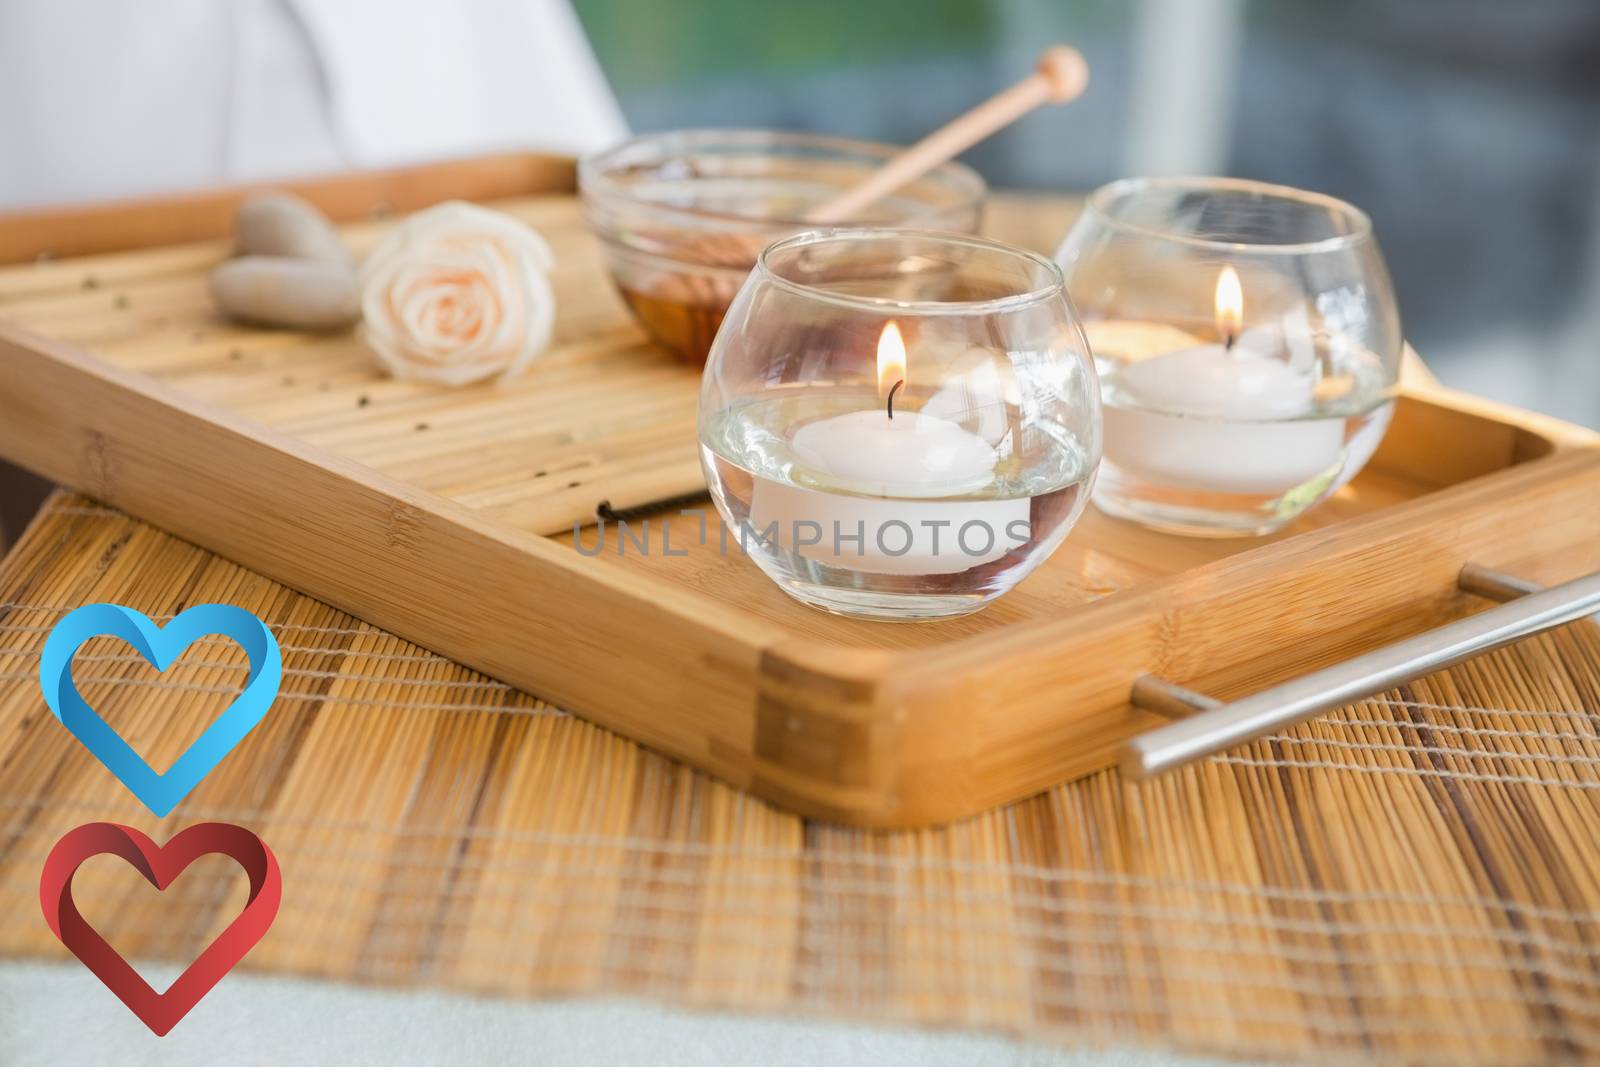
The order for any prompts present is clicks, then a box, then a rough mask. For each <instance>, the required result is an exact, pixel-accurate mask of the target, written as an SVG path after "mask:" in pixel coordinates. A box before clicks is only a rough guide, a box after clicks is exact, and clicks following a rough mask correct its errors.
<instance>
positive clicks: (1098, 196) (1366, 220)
mask: <svg viewBox="0 0 1600 1067" xmlns="http://www.w3.org/2000/svg"><path fill="white" fill-rule="evenodd" d="M1170 189H1186V190H1193V191H1196V192H1206V191H1212V192H1237V193H1254V194H1256V195H1258V196H1262V197H1265V198H1267V199H1271V200H1277V201H1284V202H1293V203H1298V204H1317V205H1320V206H1322V207H1324V208H1327V209H1328V210H1329V211H1332V212H1334V213H1336V214H1338V215H1341V216H1343V217H1344V218H1346V219H1349V220H1350V221H1351V222H1352V223H1353V224H1354V228H1353V229H1352V231H1351V232H1350V233H1343V234H1335V235H1333V236H1331V237H1321V238H1318V239H1317V240H1315V241H1294V242H1278V241H1226V240H1222V239H1219V238H1211V237H1197V236H1194V235H1192V234H1182V233H1175V232H1173V231H1171V230H1164V229H1162V228H1160V227H1159V226H1149V225H1144V224H1141V223H1137V222H1129V221H1127V220H1126V219H1120V218H1118V217H1116V216H1115V215H1113V214H1112V213H1111V212H1110V211H1109V210H1108V208H1109V205H1110V204H1111V202H1112V201H1116V200H1121V199H1123V198H1125V197H1128V196H1136V195H1140V194H1143V193H1148V192H1152V191H1157V190H1170ZM1084 211H1085V213H1089V214H1093V215H1094V216H1095V218H1096V219H1097V220H1098V221H1100V222H1101V223H1103V224H1104V225H1106V226H1108V227H1110V228H1112V229H1116V230H1121V231H1123V232H1124V233H1134V234H1139V235H1140V236H1143V237H1150V238H1154V239H1156V240H1161V241H1171V242H1174V243H1176V244H1184V245H1189V246H1191V247H1194V248H1209V249H1214V250H1217V251H1224V252H1235V253H1241V252H1247V253H1250V254H1252V255H1306V254H1308V253H1316V252H1333V251H1338V250H1340V249H1344V248H1350V247H1353V246H1355V245H1358V244H1361V243H1363V242H1366V241H1370V240H1371V239H1372V219H1371V218H1370V217H1369V216H1368V215H1367V213H1366V212H1365V211H1362V210H1361V209H1360V208H1358V207H1356V206H1355V205H1354V204H1352V203H1350V202H1349V201H1348V200H1341V199H1339V198H1338V197H1336V196H1330V195H1329V194H1327V193H1318V192H1313V191H1311V190H1309V189H1300V188H1297V187H1295V186H1293V185H1279V184H1275V183H1273V182H1263V181H1257V180H1255V179H1253V178H1216V177H1204V176H1192V177H1171V178H1119V179H1117V180H1116V181H1114V182H1108V183H1107V184H1105V185H1102V186H1100V188H1098V189H1096V190H1095V191H1094V192H1092V193H1090V194H1089V196H1088V198H1087V199H1086V200H1084Z"/></svg>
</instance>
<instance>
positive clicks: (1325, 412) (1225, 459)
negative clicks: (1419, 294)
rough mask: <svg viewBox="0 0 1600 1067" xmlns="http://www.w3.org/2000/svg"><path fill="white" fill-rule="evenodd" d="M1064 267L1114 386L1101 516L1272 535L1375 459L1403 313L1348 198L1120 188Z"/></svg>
mask: <svg viewBox="0 0 1600 1067" xmlns="http://www.w3.org/2000/svg"><path fill="white" fill-rule="evenodd" d="M1056 259H1057V260H1058V261H1059V262H1060V264H1061V266H1062V269H1063V271H1064V272H1065V274H1066V278H1067V285H1068V287H1069V288H1070V289H1071V291H1072V295H1073V299H1074V300H1075V301H1076V302H1077V305H1078V307H1079V309H1080V310H1081V311H1082V313H1083V316H1084V328H1085V330H1086V331H1087V333H1088V336H1089V342H1090V344H1091V346H1092V347H1093V349H1094V358H1095V364H1096V367H1097V368H1098V370H1099V372H1100V379H1101V385H1102V388H1103V390H1104V399H1105V469H1104V470H1103V471H1102V473H1101V477H1100V480H1099V483H1098V485H1097V487H1096V489H1095V498H1094V499H1095V504H1096V506H1098V507H1099V508H1100V509H1101V510H1103V511H1106V512H1108V513H1110V514H1112V515H1116V516H1120V517H1122V518H1128V519H1133V520H1136V521H1139V522H1142V523H1144V524H1146V525H1149V526H1153V527H1157V528H1160V529H1165V530H1170V531H1174V532H1178V533H1184V534H1191V535H1208V536H1229V535H1254V534H1266V533H1271V532H1273V531H1275V530H1277V529H1279V528H1280V527H1282V526H1283V525H1284V524H1285V523H1288V522H1290V521H1291V520H1293V519H1294V518H1295V517H1297V516H1299V515H1301V514H1303V513H1304V512H1306V511H1307V510H1308V509H1310V508H1312V507H1314V506H1315V505H1316V504H1317V503H1319V502H1320V501H1322V500H1324V499H1326V498H1327V497H1328V496H1329V495H1330V494H1332V493H1334V492H1335V491H1337V490H1338V489H1339V488H1340V487H1341V486H1343V485H1344V484H1345V483H1346V482H1348V481H1349V480H1350V479H1351V478H1353V477H1355V475H1356V474H1357V472H1359V471H1360V470H1361V468H1362V467H1363V466H1364V465H1365V464H1366V462H1367V460H1369V459H1370V458H1371V457H1372V454H1373V452H1374V451H1375V450H1376V449H1377V447H1378V443H1379V441H1381V440H1382V438H1383V434H1384V430H1385V429H1386V428H1387V427H1388V424H1389V418H1390V416H1391V415H1392V413H1393V409H1394V403H1393V400H1394V393H1395V389H1396V383H1397V381H1398V378H1399V371H1400V359H1401V335H1400V319H1399V315H1398V312H1397V311H1396V308H1395V299H1394V292H1393V289H1392V287H1391V285H1390V282H1389V273H1388V270H1387V269H1386V268H1385V266H1384V262H1383V256H1382V255H1381V254H1380V253H1379V251H1378V245H1377V242H1376V241H1375V240H1374V239H1373V236H1372V224H1371V223H1370V222H1369V221H1368V219H1367V217H1366V215H1364V214H1363V213H1362V212H1360V211H1358V210H1357V209H1355V208H1354V207H1351V206H1350V205H1349V204H1346V203H1344V202H1342V201H1339V200H1335V199H1334V198H1332V197H1328V196H1322V195H1319V194H1317V193H1309V192H1304V191H1301V190H1298V189H1290V188H1287V187H1284V186H1276V185H1266V184H1262V183H1259V182H1251V181H1241V180H1232V179H1215V178H1201V179H1194V178H1174V179H1146V178H1140V179H1130V180H1127V181H1119V182H1113V183H1112V184H1110V185H1107V186H1105V187H1103V188H1101V189H1099V190H1098V191H1096V192H1095V193H1094V194H1093V195H1091V196H1090V197H1089V200H1088V202H1087V204H1086V205H1085V208H1084V212H1083V214H1082V215H1081V216H1080V217H1079V219H1078V221H1077V223H1076V225H1074V226H1073V228H1072V230H1071V232H1070V233H1068V234H1067V237H1066V240H1065V241H1064V242H1063V243H1062V245H1061V248H1060V251H1059V252H1057V254H1056Z"/></svg>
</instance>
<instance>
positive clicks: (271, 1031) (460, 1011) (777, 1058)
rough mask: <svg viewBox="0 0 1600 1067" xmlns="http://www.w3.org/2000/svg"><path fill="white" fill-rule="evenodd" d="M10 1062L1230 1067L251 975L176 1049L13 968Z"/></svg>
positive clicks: (973, 1037) (112, 1011) (59, 976)
mask: <svg viewBox="0 0 1600 1067" xmlns="http://www.w3.org/2000/svg"><path fill="white" fill-rule="evenodd" d="M285 906H287V905H285ZM41 921H42V920H41ZM268 936H269V937H270V936H271V935H270V934H269V935H268ZM141 972H142V973H145V974H147V975H149V976H150V978H151V979H152V980H154V982H155V984H156V986H157V988H164V987H165V986H166V984H167V982H169V981H170V980H171V978H172V977H174V976H175V975H176V971H175V970H174V969H172V968H170V967H163V968H154V967H143V968H141ZM0 1063H4V1064H6V1067H79V1065H82V1067H103V1065H105V1064H117V1065H118V1067H135V1065H140V1064H149V1065H151V1067H184V1065H186V1064H208V1065H209V1064H296V1065H297V1067H298V1065H307V1067H315V1065H317V1064H335V1065H337V1067H367V1065H371V1067H396V1065H403V1064H413V1063H415V1064H499V1063H506V1064H513V1063H514V1064H588V1065H593V1067H606V1065H608V1064H650V1065H651V1067H686V1065H691V1064H705V1065H707V1067H729V1065H731V1064H747V1063H750V1064H755V1063H759V1064H763V1065H767V1067H784V1065H785V1064H829V1065H834V1064H854V1063H866V1064H873V1065H874V1067H895V1065H898V1064H904V1065H907V1067H910V1065H915V1067H1224V1065H1223V1064H1222V1062H1221V1061H1218V1060H1211V1059H1198V1058H1190V1057H1187V1056H1182V1057H1179V1056H1168V1055H1163V1054H1161V1053H1159V1052H1144V1051H1128V1050H1107V1051H1078V1052H1071V1051H1063V1050H1056V1049H1050V1048H1045V1047H1042V1046H1039V1045H1032V1044H1026V1043H1021V1042H1016V1041H1009V1040H1006V1039H1004V1038H1001V1037H995V1036H991V1035H978V1034H962V1033H955V1032H950V1031H945V1032H934V1031H915V1030H908V1029H902V1028H897V1027H883V1026H867V1025H860V1024H851V1023H841V1022H829V1021H822V1020H807V1019H775V1018H760V1017H745V1016H736V1015H726V1014H721V1013H697V1012H686V1011H680V1010H676V1009H672V1008H663V1007H658V1006H655V1005H650V1004H640V1003H634V1002H629V1001H617V1000H589V1001H537V1002H526V1001H518V1002H513V1001H496V1000H481V999H475V998H472V997H464V996H455V995H450V994H444V993H411V992H397V991H393V990H383V989H373V988H357V987H354V986H346V985H335V984H332V983H327V982H311V981H299V980H295V979H285V978H262V977H259V976H256V975H251V974H232V975H229V976H228V977H226V978H224V979H223V980H222V982H221V983H220V984H219V985H218V986H217V987H216V988H215V989H213V990H212V991H211V992H210V993H209V994H208V995H207V996H206V998H205V999H204V1000H202V1001H201V1002H200V1003H199V1004H198V1005H196V1006H195V1008H194V1010H193V1011H191V1012H190V1013H189V1015H188V1016H187V1017H185V1018H184V1019H183V1021H182V1022H180V1023H179V1024H178V1025H177V1027H176V1028H175V1029H174V1030H173V1031H172V1032H171V1033H170V1034H168V1035H167V1036H166V1037H155V1036H154V1035H152V1034H151V1033H150V1031H148V1030H146V1029H145V1028H144V1026H143V1025H142V1024H141V1023H140V1022H139V1021H138V1020H137V1019H135V1018H134V1017H133V1016H132V1015H131V1014H130V1013H129V1012H128V1010H127V1009H126V1008H124V1007H123V1006H122V1005H121V1004H120V1003H119V1002H118V1001H117V1000H116V999H115V998H114V997H112V995H111V994H110V993H109V992H107V991H106V989H105V987H103V986H101V985H99V983H98V982H97V980H96V979H95V978H94V976H92V975H91V974H89V972H88V971H87V970H85V969H84V968H83V967H81V966H79V965H78V963H77V961H76V960H74V961H71V962H68V963H62V964H37V963H8V964H0Z"/></svg>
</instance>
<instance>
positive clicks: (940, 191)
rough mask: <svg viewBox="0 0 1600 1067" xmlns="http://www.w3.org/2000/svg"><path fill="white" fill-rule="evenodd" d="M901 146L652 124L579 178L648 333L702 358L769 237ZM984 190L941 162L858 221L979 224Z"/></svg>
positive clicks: (800, 225)
mask: <svg viewBox="0 0 1600 1067" xmlns="http://www.w3.org/2000/svg"><path fill="white" fill-rule="evenodd" d="M897 151H898V149H897V148H896V147H895V146H893V145H885V144H876V143H873V142H868V141H852V140H846V139H842V138H832V137H816V136H811V135H808V134H795V133H779V132H773V131H764V130H699V131H682V132H676V133H662V134H649V135H646V136H644V137H639V138H635V139H634V140H631V141H628V142H626V143H624V144H622V145H620V146H618V147H616V148H613V149H609V150H607V151H605V152H602V153H600V154H598V155H595V156H590V157H588V158H586V159H584V160H583V161H582V163H581V164H580V165H579V171H578V181H579V189H580V191H581V194H582V197H583V203H584V212H585V217H586V219H587V221H588V223H589V227H590V229H591V230H592V231H593V232H594V234H595V236H596V237H597V238H599V240H600V243H601V248H602V250H603V252H604V254H605V259H606V265H607V267H608V269H609V270H610V272H611V276H612V279H613V280H614V281H615V282H616V285H617V288H618V290H619V291H620V292H621V294H622V296H623V299H624V300H625V301H626V302H627V304H628V307H629V308H630V309H631V310H632V311H633V314H634V316H635V317H636V318H637V319H638V320H639V323H640V325H641V326H643V327H644V329H645V331H646V332H647V333H648V334H649V335H650V337H651V339H652V340H654V341H656V342H657V343H659V344H661V345H662V346H663V347H666V348H668V349H671V350H672V351H673V352H674V353H676V354H677V355H678V356H679V357H680V358H681V359H682V360H683V361H684V362H686V363H689V364H691V365H693V366H700V365H703V364H704V363H705V359H706V354H707V353H708V352H709V351H710V349H711V342H712V339H713V338H715V336H716V333H717V330H718V328H719V327H720V326H721V324H722V318H723V315H724V314H726V312H727V308H728V305H729V304H730V303H731V302H732V300H733V297H734V295H735V294H736V293H737V292H738V291H739V286H740V285H741V284H742V283H743V282H744V279H745V276H746V275H747V274H748V273H749V271H750V268H751V267H752V266H753V265H754V263H755V260H756V257H757V255H759V254H760V252H761V250H762V248H764V247H765V246H766V245H768V244H770V243H771V242H773V241H775V240H778V239H780V238H782V237H785V236H788V235H790V234H793V233H797V232H799V231H801V230H806V229H811V228H813V227H814V225H815V224H813V223H808V222H806V221H805V216H806V213H807V212H808V211H809V210H811V209H812V208H813V207H815V206H817V205H819V204H823V203H826V202H827V201H829V200H831V199H832V198H834V197H835V196H837V195H838V194H839V192H840V191H841V190H844V189H848V188H851V187H853V186H855V185H857V184H858V183H859V182H860V181H861V180H862V179H863V178H865V177H866V176H867V175H869V174H871V173H872V172H873V171H874V170H876V169H878V168H879V167H880V166H881V165H882V164H883V162H884V161H885V160H887V159H889V158H890V157H892V156H893V155H894V154H895V153H896V152H897ZM984 192H985V187H984V183H983V179H982V178H980V177H978V175H977V174H976V173H975V172H974V171H972V170H971V169H970V168H968V167H965V166H963V165H961V164H959V163H944V164H941V165H940V166H937V167H935V168H933V169H931V170H929V171H928V172H927V173H926V174H924V175H922V176H921V177H919V178H917V179H915V180H914V181H911V182H909V183H907V184H906V185H904V186H903V187H901V188H900V189H898V190H896V191H895V193H894V194H893V195H891V196H888V197H885V198H883V199H882V200H879V201H877V202H876V203H874V204H873V205H872V206H871V207H870V208H867V209H864V210H863V212H862V215H863V217H862V218H860V219H857V220H852V221H854V222H856V223H858V224H859V223H866V224H869V225H876V226H896V227H912V228H918V229H933V230H945V231H955V232H961V233H973V232H976V230H977V228H978V222H979V217H980V212H981V208H982V202H983V196H984Z"/></svg>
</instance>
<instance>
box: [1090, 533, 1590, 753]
mask: <svg viewBox="0 0 1600 1067" xmlns="http://www.w3.org/2000/svg"><path fill="white" fill-rule="evenodd" d="M1457 584H1458V585H1459V586H1460V588H1461V589H1462V591H1464V592H1468V593H1473V594H1476V595H1478V596H1482V597H1487V598H1489V599H1492V600H1500V601H1506V603H1502V604H1501V605H1500V606H1499V607H1495V608H1490V609H1489V610H1488V611H1483V612H1479V613H1478V614H1476V615H1472V616H1469V617H1467V618H1465V619H1461V620H1459V621H1456V622H1452V623H1447V624H1446V625H1444V626H1441V627H1439V628H1438V629H1435V630H1429V631H1428V632H1427V633H1422V634H1418V635H1417V636H1416V637H1409V638H1406V639H1405V640H1403V641H1397V642H1395V643H1394V644H1392V645H1386V646H1385V647H1383V648H1379V649H1374V650H1373V651H1371V652H1368V653H1365V654H1364V655H1360V656H1357V657H1355V658H1354V659H1349V660H1346V661H1345V662H1343V663H1338V664H1335V665H1334V666H1332V667H1327V668H1325V669H1323V670H1320V671H1315V672H1313V673H1311V674H1307V675H1303V676H1301V677H1299V678H1295V679H1293V680H1292V681H1288V682H1284V683H1282V684H1281V685H1275V686H1273V687H1272V688H1270V689H1265V690H1262V691H1261V692H1259V693H1256V694H1254V695H1252V696H1247V697H1243V698H1241V699H1239V700H1235V701H1232V702H1231V703H1223V702H1221V701H1218V700H1214V699H1212V698H1210V697H1207V696H1204V695H1203V694H1200V693H1196V692H1194V691H1192V690H1189V689H1185V688H1184V687H1182V686H1180V685H1176V684H1174V683H1172V682H1168V681H1165V680H1164V679H1161V678H1156V677H1153V676H1151V675H1143V676H1141V677H1140V678H1138V679H1137V680H1136V681H1135V682H1134V683H1133V693H1132V695H1131V697H1130V699H1131V701H1132V702H1133V703H1134V704H1135V705H1137V706H1138V707H1141V708H1145V709H1147V710H1149V711H1155V712H1159V713H1161V714H1163V715H1168V716H1172V717H1181V716H1187V717H1186V718H1183V719H1182V721H1180V722H1174V723H1172V724H1170V725H1167V726H1162V727H1158V728H1157V729H1155V730H1151V731H1150V732H1149V733H1145V734H1141V735H1140V736H1138V737H1135V738H1132V739H1130V740H1129V741H1127V742H1126V743H1125V744H1124V745H1123V748H1122V758H1121V765H1122V773H1123V774H1124V775H1125V776H1127V777H1130V778H1147V777H1149V776H1151V775H1154V774H1160V773H1161V772H1163V771H1167V770H1171V769H1172V768H1174V767H1179V766H1182V765H1183V764H1185V763H1189V762H1191V761H1193V760H1197V759H1200V758H1201V757H1202V756H1209V755H1211V754H1212V753H1215V752H1220V751H1222V750H1223V749H1225V748H1231V747H1233V746H1234V745H1238V744H1243V743H1244V742H1246V741H1251V740H1254V739H1255V738H1258V737H1261V736H1262V735H1264V734H1269V733H1272V732H1274V731H1276V730H1279V729H1282V728H1283V727H1285V726H1290V725H1293V724H1294V723H1297V722H1301V721H1303V720H1305V719H1309V718H1310V717H1311V716H1313V715H1315V714H1317V713H1318V712H1321V711H1326V710H1328V709H1329V708H1336V707H1339V706H1341V705H1343V704H1348V703H1350V702H1351V701H1352V700H1359V699H1360V698H1362V697H1365V696H1371V695H1372V694H1373V693H1378V692H1382V691H1383V690H1385V689H1390V688H1393V687H1394V686H1396V685H1399V684H1401V683H1402V682H1408V681H1410V680H1412V679H1413V678H1419V677H1421V676H1422V675H1424V674H1429V673H1431V672H1433V671H1437V670H1441V669H1443V668H1445V667H1449V666H1451V665H1452V664H1456V663H1460V662H1461V661H1462V660H1464V659H1469V658H1471V657H1472V656H1476V655H1478V654H1479V653H1481V652H1488V651H1490V650H1491V649H1496V648H1500V647H1502V646H1504V645H1509V644H1511V643H1512V642H1513V641H1517V640H1520V639H1521V638H1524V637H1529V636H1531V635H1533V634H1536V633H1539V632H1541V631H1544V630H1549V629H1552V628H1553V627H1556V626H1560V625H1563V624H1564V623H1569V622H1574V621H1576V620H1578V619H1581V618H1583V617H1584V616H1586V615H1590V614H1593V613H1595V612H1597V611H1600V571H1595V572H1594V573H1592V574H1587V575H1584V576H1583V577H1582V578H1575V579H1573V580H1572V581H1570V582H1564V583H1563V584H1561V585H1557V586H1552V587H1550V588H1548V589H1545V588H1543V587H1541V586H1538V585H1535V584H1533V583H1531V582H1527V581H1524V580H1523V579H1520V578H1516V577H1513V576H1512V575H1508V574H1502V573H1500V572H1498V571H1492V570H1490V569H1488V568H1486V567H1479V566H1477V565H1476V564H1472V563H1468V564H1467V565H1466V566H1465V567H1463V568H1462V569H1461V574H1460V576H1459V577H1458V579H1457Z"/></svg>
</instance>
